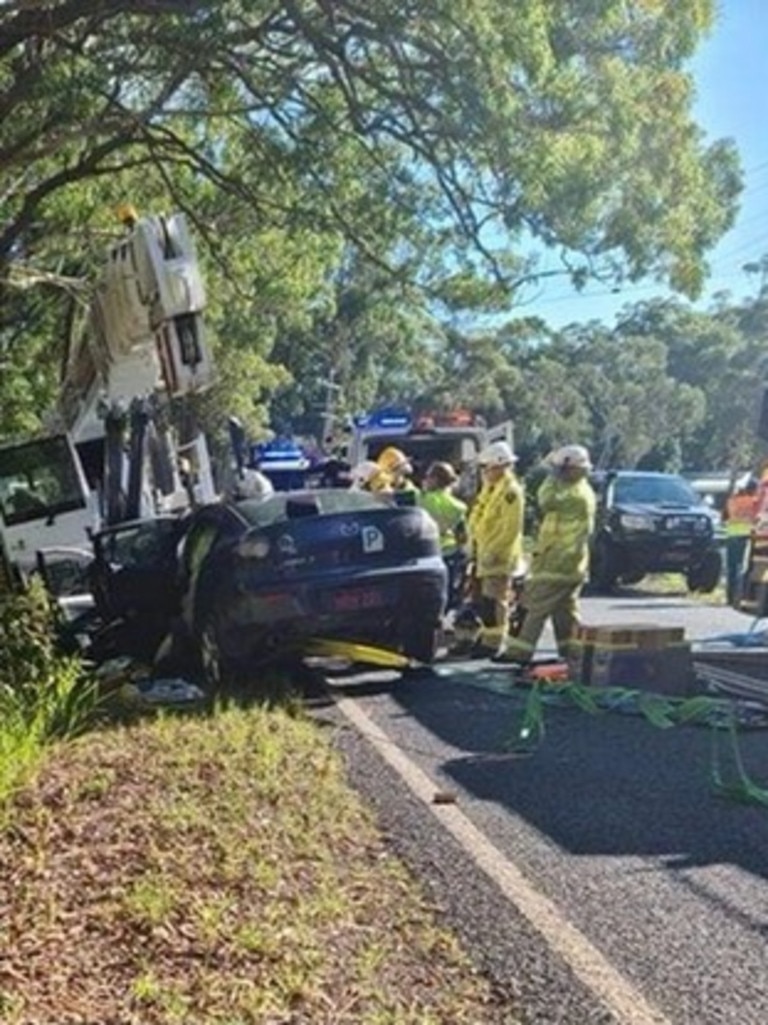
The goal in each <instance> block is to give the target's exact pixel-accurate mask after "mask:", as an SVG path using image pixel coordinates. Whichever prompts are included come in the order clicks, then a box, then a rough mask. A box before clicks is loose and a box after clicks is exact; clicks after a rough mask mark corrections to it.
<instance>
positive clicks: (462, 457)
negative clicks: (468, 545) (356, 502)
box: [349, 408, 513, 498]
mask: <svg viewBox="0 0 768 1025" xmlns="http://www.w3.org/2000/svg"><path fill="white" fill-rule="evenodd" d="M502 440H503V441H507V442H509V443H510V444H512V440H513V430H512V424H511V422H506V423H503V424H499V425H498V426H495V427H492V428H489V427H487V426H486V424H485V421H484V420H483V419H482V417H479V416H477V415H476V414H474V413H472V412H471V411H469V410H465V409H457V410H452V411H450V412H443V413H432V412H430V413H420V414H418V415H415V414H412V413H411V412H410V411H408V410H403V409H394V408H386V409H379V410H376V411H374V412H372V413H365V414H362V415H361V416H358V417H355V419H354V421H353V425H352V438H351V441H350V446H349V462H350V464H351V465H352V466H355V465H357V464H358V463H361V462H362V461H363V460H365V459H371V460H375V459H377V457H378V456H379V455H380V454H381V452H383V450H384V449H385V448H388V447H389V446H390V445H394V446H395V447H397V448H399V449H401V450H402V451H403V452H404V453H405V454H406V455H407V456H408V458H409V459H410V461H411V464H412V466H413V470H414V474H413V476H414V481H415V483H416V484H419V485H420V484H421V482H422V480H423V477H424V474H425V473H426V470H427V468H428V467H429V465H430V463H433V462H437V461H439V462H446V463H450V464H451V465H452V466H453V467H454V469H455V470H456V471H457V472H458V474H459V483H458V486H457V489H456V492H457V494H458V495H459V496H460V497H462V498H472V497H473V496H474V494H475V493H476V491H477V489H478V487H479V483H480V481H479V474H478V463H477V457H478V456H479V454H480V452H481V451H482V449H484V448H485V447H486V445H489V444H490V443H491V442H492V441H502Z"/></svg>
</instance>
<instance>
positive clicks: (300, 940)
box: [0, 708, 515, 1025]
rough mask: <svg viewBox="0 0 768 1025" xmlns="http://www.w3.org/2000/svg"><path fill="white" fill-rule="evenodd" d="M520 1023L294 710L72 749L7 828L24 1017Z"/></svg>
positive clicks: (126, 1023)
mask: <svg viewBox="0 0 768 1025" xmlns="http://www.w3.org/2000/svg"><path fill="white" fill-rule="evenodd" d="M513 1020H515V1019H514V1017H513V1015H512V1013H511V1012H510V1011H509V1010H507V1009H505V1008H504V1007H503V1006H500V1005H499V1004H498V1003H497V1002H496V1001H495V999H494V996H493V994H492V992H491V990H490V988H489V986H488V984H487V983H486V982H485V980H483V979H482V978H480V977H478V976H477V975H476V974H475V973H474V971H473V970H472V968H471V967H470V965H469V963H468V961H467V959H466V958H465V957H464V955H463V954H462V952H461V951H460V949H459V947H458V945H457V943H456V941H455V940H454V938H453V937H452V935H451V934H449V933H448V932H447V931H445V930H444V929H443V928H442V927H441V926H440V925H439V924H438V922H437V920H436V917H435V915H434V913H433V911H432V909H431V908H429V907H428V906H427V905H426V903H425V901H424V899H423V897H422V896H421V894H420V892H419V890H418V889H417V887H416V885H415V884H414V882H413V881H412V880H411V879H410V878H409V877H408V876H407V875H406V873H405V871H404V870H403V868H402V867H401V866H400V865H399V863H398V862H396V861H395V859H394V858H393V857H392V856H391V855H390V854H389V853H388V851H387V849H386V847H385V845H384V843H383V841H382V839H381V838H380V836H379V835H378V833H377V832H376V829H375V827H374V825H373V823H372V822H371V821H370V819H369V816H368V815H367V813H366V812H365V810H364V809H363V808H362V807H361V805H360V803H359V802H358V800H357V799H356V797H355V796H354V795H353V794H352V793H351V792H350V791H349V789H348V788H347V786H346V784H345V781H344V777H343V771H342V768H341V765H340V761H339V759H338V758H337V756H336V755H335V753H334V752H333V750H332V749H331V748H330V747H329V746H328V745H327V744H326V743H325V741H324V740H323V739H321V738H320V737H319V736H318V734H317V731H316V728H315V727H313V726H312V725H311V723H309V722H307V721H305V720H303V719H301V718H297V717H294V716H291V715H289V714H287V713H286V712H285V711H281V710H275V709H272V710H268V709H265V708H253V709H250V710H234V709H232V710H227V711H223V712H221V713H219V714H217V715H216V716H212V717H211V718H208V719H180V718H168V719H160V720H158V721H155V722H153V723H143V724H138V725H134V726H131V727H130V728H123V729H119V730H115V731H108V732H106V731H105V732H104V733H101V734H98V735H93V736H90V737H84V738H81V739H80V740H78V741H77V742H75V743H74V744H71V745H68V746H62V747H60V748H56V749H54V752H53V754H52V756H51V757H50V759H49V760H48V762H47V764H46V767H45V769H44V771H43V772H42V774H41V775H40V777H39V779H38V780H37V782H36V783H35V784H34V785H31V786H29V787H28V788H27V789H26V790H24V791H23V792H22V793H21V794H20V795H19V797H18V798H17V800H16V802H15V805H14V808H13V814H12V817H11V824H10V825H9V826H8V827H7V828H6V829H5V831H4V832H3V833H2V834H0V1021H2V1022H4V1023H6V1025H75V1023H78V1025H86V1023H87V1025H134V1023H135V1025H182V1023H183V1025H203V1023H205V1025H209V1023H210V1025H213V1023H221V1025H246V1023H252V1025H278V1023H286V1025H287V1023H291V1025H300V1023H307V1025H309V1023H311V1025H326V1023H327V1025H331V1023H336V1025H437V1023H441V1025H449V1023H450V1025H461V1023H467V1025H481V1023H482V1025H491V1023H502V1022H510V1023H511V1022H512V1021H513Z"/></svg>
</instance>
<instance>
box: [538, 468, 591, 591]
mask: <svg viewBox="0 0 768 1025" xmlns="http://www.w3.org/2000/svg"><path fill="white" fill-rule="evenodd" d="M536 500H537V503H538V506H539V510H540V512H541V514H542V517H543V518H542V521H541V524H540V526H539V533H538V536H537V538H536V545H535V548H534V552H533V559H532V561H531V575H532V576H533V577H535V578H537V579H539V580H562V581H563V582H566V581H574V582H579V581H583V580H585V579H586V577H587V573H588V571H589V538H590V535H591V534H592V532H593V530H594V528H595V506H596V500H595V493H594V491H593V490H592V487H591V485H590V483H589V481H587V480H583V479H582V480H579V481H564V480H560V479H558V478H557V477H548V478H547V479H546V480H545V481H544V483H543V484H542V485H541V487H540V488H539V491H538V494H537V496H536Z"/></svg>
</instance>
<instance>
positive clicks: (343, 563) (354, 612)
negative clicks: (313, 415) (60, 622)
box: [95, 489, 447, 686]
mask: <svg viewBox="0 0 768 1025" xmlns="http://www.w3.org/2000/svg"><path fill="white" fill-rule="evenodd" d="M96 547H97V558H96V560H95V566H96V568H95V576H96V581H97V583H96V588H95V589H96V591H97V594H98V595H99V599H98V603H99V605H100V606H102V607H105V608H108V609H109V613H110V615H111V616H112V617H116V616H121V617H122V618H123V620H124V621H125V620H126V619H127V620H128V621H129V622H130V621H131V620H132V621H133V623H134V629H133V631H132V633H133V636H134V637H136V638H142V637H146V639H147V641H150V639H151V643H155V642H156V641H157V639H158V635H159V633H160V632H161V631H160V627H161V626H162V630H163V631H165V632H171V633H172V635H173V638H174V647H175V648H176V650H177V651H178V650H179V649H183V650H184V651H186V652H193V653H194V655H195V656H196V660H197V662H198V664H199V666H200V667H201V668H202V671H203V673H204V676H205V678H206V680H207V681H208V683H209V684H211V685H212V686H218V685H220V684H221V683H222V682H223V681H224V680H225V679H228V678H229V679H231V678H233V677H235V676H237V675H239V674H241V673H243V672H244V671H247V670H248V667H249V666H251V667H253V666H255V665H258V664H259V663H263V662H265V661H268V660H269V659H270V658H273V657H276V656H280V655H281V654H283V653H285V654H289V653H291V652H300V651H301V648H302V645H303V644H304V643H305V642H306V641H307V640H308V639H310V638H317V637H322V638H332V639H334V640H350V641H356V642H359V643H363V644H369V645H377V646H380V647H385V648H388V649H391V650H395V651H398V652H400V653H402V654H403V655H405V656H407V657H408V658H409V659H411V660H413V661H417V662H421V663H427V664H428V663H430V662H432V661H433V659H434V657H435V654H436V648H437V641H438V628H439V625H440V620H441V615H442V612H443V609H444V605H445V601H446V590H447V572H446V568H445V563H444V562H443V559H442V557H441V554H440V542H439V537H438V531H437V527H436V525H435V523H434V521H433V520H432V518H431V517H430V516H429V515H428V514H427V513H426V512H425V511H424V510H423V509H420V508H418V507H415V506H400V505H398V504H397V503H396V502H395V501H393V500H392V499H389V498H385V497H382V496H377V495H371V494H368V493H366V492H362V491H346V490H340V489H317V490H306V491H304V490H302V491H284V492H275V493H274V494H273V495H271V496H269V497H267V498H261V499H246V500H241V501H222V502H217V503H214V504H210V505H206V506H203V507H201V508H199V509H198V510H196V511H195V512H194V513H192V514H191V515H190V516H187V517H185V518H184V519H183V520H179V521H173V520H171V519H169V518H165V519H157V520H148V521H143V522H142V523H136V524H122V525H120V526H119V527H114V528H110V529H109V531H107V532H105V534H103V535H102V536H101V537H98V538H97V539H96ZM142 622H146V624H147V628H146V633H145V632H144V631H143V630H142V627H141V625H140V624H141V623H142Z"/></svg>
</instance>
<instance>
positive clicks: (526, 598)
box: [506, 577, 583, 662]
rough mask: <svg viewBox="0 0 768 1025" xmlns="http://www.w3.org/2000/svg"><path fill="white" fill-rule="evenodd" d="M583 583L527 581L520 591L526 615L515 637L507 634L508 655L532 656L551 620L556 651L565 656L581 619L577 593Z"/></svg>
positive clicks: (515, 656) (522, 657)
mask: <svg viewBox="0 0 768 1025" xmlns="http://www.w3.org/2000/svg"><path fill="white" fill-rule="evenodd" d="M582 586H583V582H582V581H581V580H552V579H545V580H541V579H539V580H537V579H536V578H535V577H533V578H531V579H530V580H528V581H527V582H526V585H525V591H524V593H523V607H524V610H525V615H524V617H523V622H522V626H521V627H520V632H519V633H518V634H517V636H516V637H510V639H509V642H508V644H507V648H506V651H507V654H508V655H510V656H512V657H513V658H519V659H520V661H523V662H524V661H528V659H530V658H532V657H533V653H534V651H535V650H536V645H537V644H538V643H539V638H540V637H541V634H542V631H543V630H544V627H545V625H546V623H547V620H548V619H551V620H552V626H553V627H554V631H555V640H556V641H557V650H558V652H559V653H560V656H561V657H562V658H566V657H567V656H568V654H569V649H570V646H571V643H572V639H573V636H574V634H575V633H576V628H577V626H578V625H579V623H580V622H581V619H580V616H579V595H580V594H581V588H582Z"/></svg>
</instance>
